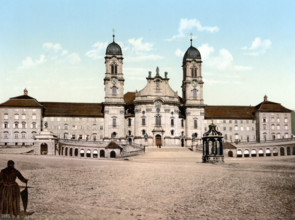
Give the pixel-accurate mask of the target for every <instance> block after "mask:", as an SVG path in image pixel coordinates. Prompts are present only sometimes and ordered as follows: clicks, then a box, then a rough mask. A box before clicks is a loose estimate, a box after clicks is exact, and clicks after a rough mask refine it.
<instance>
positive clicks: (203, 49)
mask: <svg viewBox="0 0 295 220" xmlns="http://www.w3.org/2000/svg"><path fill="white" fill-rule="evenodd" d="M198 49H199V50H200V53H201V57H202V60H206V59H208V57H209V56H210V54H211V53H213V52H214V47H210V46H209V45H208V44H203V45H201V46H200V47H198Z"/></svg>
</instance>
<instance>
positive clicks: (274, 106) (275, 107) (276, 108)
mask: <svg viewBox="0 0 295 220" xmlns="http://www.w3.org/2000/svg"><path fill="white" fill-rule="evenodd" d="M255 108H256V109H257V111H259V112H292V111H291V110H290V109H287V108H285V107H284V106H282V105H281V104H279V103H275V102H270V101H264V102H261V103H260V104H258V105H256V106H255Z"/></svg>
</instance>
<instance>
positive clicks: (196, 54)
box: [183, 39, 201, 63]
mask: <svg viewBox="0 0 295 220" xmlns="http://www.w3.org/2000/svg"><path fill="white" fill-rule="evenodd" d="M192 41H193V40H192V39H191V46H190V47H189V48H188V49H187V51H186V52H185V54H184V56H183V63H185V61H186V59H201V53H200V51H199V50H198V49H197V48H195V47H193V45H192Z"/></svg>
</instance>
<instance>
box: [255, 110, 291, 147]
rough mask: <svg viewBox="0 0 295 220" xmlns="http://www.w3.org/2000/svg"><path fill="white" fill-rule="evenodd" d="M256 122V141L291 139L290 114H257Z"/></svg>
mask: <svg viewBox="0 0 295 220" xmlns="http://www.w3.org/2000/svg"><path fill="white" fill-rule="evenodd" d="M256 120H257V127H258V130H257V135H258V138H257V140H258V141H260V142H263V141H271V140H279V139H287V138H291V135H292V131H291V130H292V126H291V113H278V112H258V113H256Z"/></svg>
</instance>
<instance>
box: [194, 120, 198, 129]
mask: <svg viewBox="0 0 295 220" xmlns="http://www.w3.org/2000/svg"><path fill="white" fill-rule="evenodd" d="M194 128H198V121H197V120H194Z"/></svg>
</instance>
